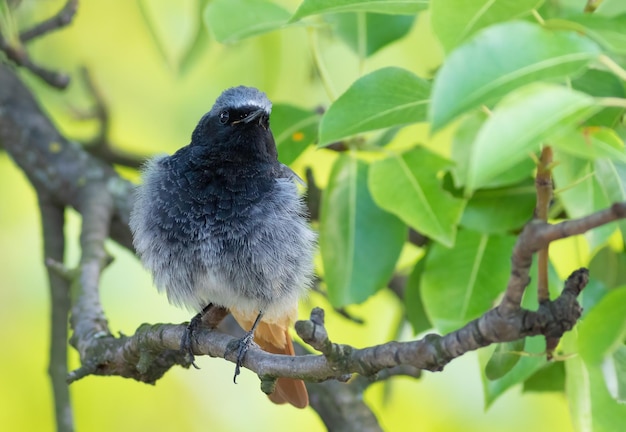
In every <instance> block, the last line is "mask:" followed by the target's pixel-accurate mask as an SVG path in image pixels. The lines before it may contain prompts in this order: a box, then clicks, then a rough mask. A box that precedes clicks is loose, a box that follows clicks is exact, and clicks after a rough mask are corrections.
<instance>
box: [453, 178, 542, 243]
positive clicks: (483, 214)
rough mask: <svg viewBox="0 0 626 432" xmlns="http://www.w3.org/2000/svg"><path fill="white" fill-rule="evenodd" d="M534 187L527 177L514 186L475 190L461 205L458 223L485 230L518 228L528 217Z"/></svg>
mask: <svg viewBox="0 0 626 432" xmlns="http://www.w3.org/2000/svg"><path fill="white" fill-rule="evenodd" d="M535 191H536V189H535V184H534V181H533V180H532V179H530V178H529V179H528V180H527V181H525V182H522V183H519V184H517V185H514V186H507V187H502V188H496V189H481V190H478V191H476V192H475V193H474V194H473V195H472V197H471V198H470V200H469V201H468V203H467V205H466V206H465V211H464V212H463V217H462V218H461V226H463V227H464V228H468V229H471V230H473V231H479V232H482V233H488V234H489V233H494V234H495V233H505V232H510V231H513V230H516V229H519V228H521V227H522V226H523V225H524V224H525V223H526V222H528V221H529V220H530V219H531V218H532V215H533V211H534V209H535V202H536V192H535Z"/></svg>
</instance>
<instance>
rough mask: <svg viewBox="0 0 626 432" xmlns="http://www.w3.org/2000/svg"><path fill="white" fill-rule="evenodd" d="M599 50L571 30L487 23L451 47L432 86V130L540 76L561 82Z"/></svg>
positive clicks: (514, 23)
mask: <svg viewBox="0 0 626 432" xmlns="http://www.w3.org/2000/svg"><path fill="white" fill-rule="evenodd" d="M599 53H600V51H599V48H598V46H597V45H596V44H595V43H594V42H592V41H590V40H589V39H587V38H585V37H584V36H581V35H579V34H577V33H575V32H569V31H549V30H545V29H543V28H541V27H540V26H539V25H536V24H530V23H527V22H507V23H503V24H497V25H494V26H491V27H489V28H487V29H485V30H483V31H481V32H480V33H478V34H476V35H475V36H474V37H473V38H472V39H471V40H469V41H468V42H466V43H464V44H463V45H461V46H459V47H458V48H457V49H455V50H454V51H453V52H452V53H451V54H450V56H449V57H448V58H447V59H446V61H445V63H444V64H443V66H442V67H441V69H440V70H439V73H438V74H437V76H436V78H435V82H434V84H433V93H432V105H431V111H430V118H431V120H432V128H433V130H438V129H441V128H442V127H443V126H445V125H446V124H448V123H449V122H450V121H451V120H453V119H454V118H456V117H457V116H458V115H460V114H462V113H464V112H467V111H469V110H471V109H473V108H476V107H478V106H480V105H482V104H489V103H492V102H494V101H496V100H498V99H499V98H501V97H502V96H504V95H505V94H507V93H509V92H510V91H512V90H514V89H516V88H518V87H521V86H523V85H525V84H528V83H532V82H535V81H540V80H561V81H563V80H565V78H567V77H571V76H574V75H576V74H578V73H579V72H580V71H582V70H583V68H584V67H585V66H586V65H587V64H589V62H590V61H592V60H593V59H594V58H596V57H597V56H598V54H599Z"/></svg>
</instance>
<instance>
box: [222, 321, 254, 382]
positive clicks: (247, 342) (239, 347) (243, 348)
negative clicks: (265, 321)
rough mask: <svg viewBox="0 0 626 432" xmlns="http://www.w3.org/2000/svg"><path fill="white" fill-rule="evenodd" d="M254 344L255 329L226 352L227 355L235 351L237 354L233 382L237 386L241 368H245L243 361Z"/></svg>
mask: <svg viewBox="0 0 626 432" xmlns="http://www.w3.org/2000/svg"><path fill="white" fill-rule="evenodd" d="M253 343H254V329H253V330H250V331H249V332H247V333H246V334H245V335H244V336H243V337H242V338H241V339H238V340H237V341H235V342H234V343H233V344H232V345H231V346H229V348H228V349H227V350H226V354H227V355H228V354H230V353H232V352H235V351H236V352H237V359H236V360H235V376H234V377H233V382H234V383H235V384H237V376H238V375H239V374H240V373H241V366H243V361H244V359H245V358H246V353H247V352H248V349H249V348H250V346H251V345H252V344H253Z"/></svg>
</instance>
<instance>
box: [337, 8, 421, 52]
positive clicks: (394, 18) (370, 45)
mask: <svg viewBox="0 0 626 432" xmlns="http://www.w3.org/2000/svg"><path fill="white" fill-rule="evenodd" d="M328 20H329V21H330V22H331V23H334V24H335V31H336V33H337V35H338V36H339V37H340V38H341V39H342V40H343V41H344V42H346V44H347V45H348V46H349V47H350V49H352V50H353V51H354V52H355V53H356V54H359V55H363V56H364V57H369V56H371V55H372V54H374V53H375V52H376V51H378V50H380V49H381V48H383V47H385V46H387V45H389V44H391V43H392V42H395V41H396V40H398V39H400V38H402V37H404V36H406V35H407V33H408V32H409V30H411V27H412V26H413V22H414V21H415V16H412V15H385V14H376V13H368V12H365V13H363V16H362V18H360V17H359V14H358V13H341V14H336V15H332V16H329V17H328ZM360 20H362V21H360ZM360 22H362V25H363V28H362V29H361V28H359V26H360V24H359V23H360ZM361 51H363V52H361Z"/></svg>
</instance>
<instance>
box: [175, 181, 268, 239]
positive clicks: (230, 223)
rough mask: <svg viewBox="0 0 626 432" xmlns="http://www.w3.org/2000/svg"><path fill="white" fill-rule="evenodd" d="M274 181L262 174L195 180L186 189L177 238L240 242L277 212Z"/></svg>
mask: <svg viewBox="0 0 626 432" xmlns="http://www.w3.org/2000/svg"><path fill="white" fill-rule="evenodd" d="M274 182H275V181H274V179H271V178H265V177H262V176H258V177H254V176H241V177H233V176H228V177H209V178H208V179H207V180H206V181H205V182H198V183H197V184H196V185H195V186H194V188H193V189H191V190H189V191H188V196H187V199H186V201H187V202H188V203H189V207H188V215H187V216H188V217H186V218H180V225H181V230H182V232H183V235H182V236H180V237H179V238H178V239H179V240H188V241H192V242H198V241H200V242H202V241H210V242H213V243H229V242H230V243H237V242H240V241H241V240H242V238H245V237H247V236H249V235H250V233H251V231H253V230H258V229H260V228H262V227H263V225H265V224H266V223H267V220H268V218H269V217H270V215H271V214H272V213H273V212H275V211H276V209H275V208H273V207H275V205H274V203H275V200H274V197H273V195H274ZM185 225H188V226H185Z"/></svg>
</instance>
